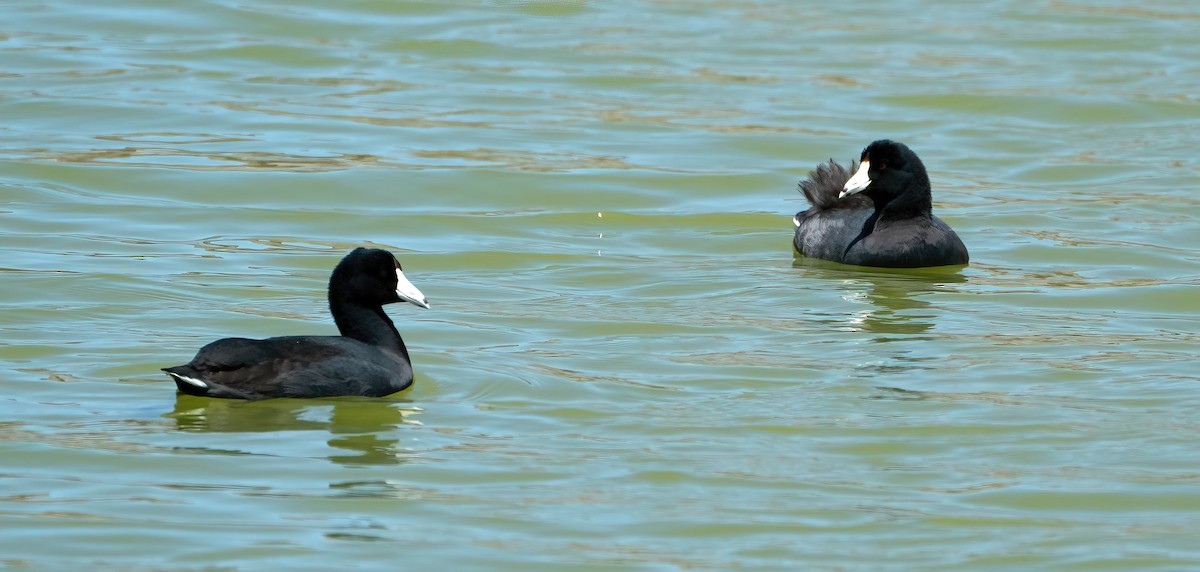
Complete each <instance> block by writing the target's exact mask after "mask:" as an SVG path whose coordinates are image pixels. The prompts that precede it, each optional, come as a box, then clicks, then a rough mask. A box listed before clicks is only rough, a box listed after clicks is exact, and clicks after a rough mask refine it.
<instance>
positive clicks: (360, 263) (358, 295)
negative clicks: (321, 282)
mask: <svg viewBox="0 0 1200 572" xmlns="http://www.w3.org/2000/svg"><path fill="white" fill-rule="evenodd" d="M329 300H330V302H333V301H334V300H347V301H350V300H353V301H355V302H358V303H360V304H365V305H367V306H382V305H384V304H391V303H393V302H408V303H410V304H415V305H417V306H420V307H422V308H428V307H429V302H428V301H427V300H426V299H425V295H424V294H422V293H421V291H420V290H418V289H417V287H416V286H413V284H412V282H409V281H408V279H407V278H405V277H404V271H403V270H402V269H401V268H400V262H399V261H398V260H396V257H395V256H393V255H392V253H390V252H388V251H386V250H380V249H378V248H356V249H354V251H353V252H351V253H350V254H347V255H346V257H345V258H343V259H342V261H341V262H339V263H338V265H337V267H336V268H334V269H333V275H332V276H330V278H329Z"/></svg>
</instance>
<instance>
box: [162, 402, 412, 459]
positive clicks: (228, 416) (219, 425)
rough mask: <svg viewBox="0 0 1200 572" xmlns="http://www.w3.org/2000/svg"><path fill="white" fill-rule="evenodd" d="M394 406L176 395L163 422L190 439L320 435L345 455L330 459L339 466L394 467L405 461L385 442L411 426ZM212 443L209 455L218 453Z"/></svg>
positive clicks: (404, 456)
mask: <svg viewBox="0 0 1200 572" xmlns="http://www.w3.org/2000/svg"><path fill="white" fill-rule="evenodd" d="M398 405H399V404H398V403H397V402H395V401H388V400H381V399H370V398H359V397H340V398H334V399H265V400H262V401H242V400H237V399H215V398H209V397H195V396H191V395H185V394H182V393H177V394H176V395H175V409H174V411H172V412H170V413H167V414H166V415H165V417H168V418H170V419H173V420H174V421H175V425H176V428H177V429H178V430H180V431H187V432H195V433H214V434H216V433H264V432H273V431H306V432H313V431H325V432H328V433H329V437H328V438H327V439H326V442H327V443H328V444H329V446H331V447H334V448H336V449H340V450H343V451H347V452H348V453H349V454H346V455H330V456H329V460H330V461H333V462H335V463H339V464H343V465H396V464H400V463H403V462H404V461H405V460H407V458H408V455H407V454H401V453H400V451H399V449H398V447H397V444H398V443H399V439H398V438H388V437H385V435H387V434H388V433H389V432H391V431H392V430H393V429H395V428H397V427H399V426H400V425H406V424H407V425H412V424H415V423H416V422H415V421H412V420H407V419H406V418H405V415H406V413H407V414H409V415H411V414H412V411H411V410H410V411H405V410H404V409H402V408H401V407H398ZM220 448H221V447H220V442H219V440H214V443H213V450H219V449H220Z"/></svg>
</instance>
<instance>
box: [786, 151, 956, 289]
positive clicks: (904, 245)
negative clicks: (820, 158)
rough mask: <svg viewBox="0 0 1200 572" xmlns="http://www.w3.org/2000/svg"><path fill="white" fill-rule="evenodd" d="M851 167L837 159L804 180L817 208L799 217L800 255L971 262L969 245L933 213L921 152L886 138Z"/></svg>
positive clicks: (915, 263) (886, 262) (912, 263)
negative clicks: (919, 154)
mask: <svg viewBox="0 0 1200 572" xmlns="http://www.w3.org/2000/svg"><path fill="white" fill-rule="evenodd" d="M851 169H852V170H853V171H854V174H853V175H851V171H849V170H846V169H845V168H843V167H842V166H841V165H838V164H837V163H835V162H834V161H832V160H830V161H829V162H828V163H826V164H822V165H818V166H817V168H816V169H815V170H813V171H812V172H810V173H809V176H808V178H807V179H805V180H804V181H802V182H801V183H800V190H801V191H802V192H803V193H804V196H805V197H807V198H808V201H809V202H810V203H811V204H812V207H811V208H809V209H808V210H806V211H803V212H800V213H797V214H796V217H795V219H793V222H794V224H795V225H796V235H795V238H794V239H793V241H792V244H793V246H794V247H795V249H796V251H797V252H799V253H800V254H803V255H804V256H808V257H812V258H820V259H824V260H832V261H834V262H841V263H843V264H853V265H857V266H879V267H888V268H919V267H926V266H948V265H963V264H967V262H968V261H969V260H970V256H969V255H968V253H967V247H966V246H965V245H964V244H963V242H962V240H961V239H959V237H958V234H956V233H955V232H954V230H953V229H951V228H950V226H949V225H947V224H946V223H945V222H943V221H942V220H941V219H939V218H938V217H936V216H934V214H933V212H932V210H933V196H932V193H931V191H930V185H929V175H928V174H927V173H926V172H925V165H924V164H923V163H921V159H920V158H918V157H917V154H916V153H913V152H912V150H911V149H909V148H908V147H907V146H905V145H904V144H902V143H897V142H894V141H889V140H887V139H882V140H879V141H876V142H874V143H871V144H870V145H868V146H867V148H866V149H863V152H862V155H861V156H860V159H859V163H858V165H857V166H855V165H853V164H852V165H851Z"/></svg>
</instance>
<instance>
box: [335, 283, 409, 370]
mask: <svg viewBox="0 0 1200 572" xmlns="http://www.w3.org/2000/svg"><path fill="white" fill-rule="evenodd" d="M329 294H330V295H329V310H330V312H331V313H332V314H333V321H334V323H336V324H337V327H338V331H339V332H341V334H342V335H343V336H345V337H347V338H353V339H356V340H358V341H360V342H363V343H365V344H370V345H373V346H378V347H381V348H384V349H388V350H391V351H393V352H396V353H399V354H401V355H403V356H404V359H408V349H407V348H405V347H404V341H403V340H401V339H400V332H398V331H396V326H395V324H393V323H392V319H391V318H389V317H388V315H387V314H385V313H384V312H383V307H381V306H374V307H371V306H367V305H364V304H360V303H356V302H351V301H347V300H342V299H339V298H338V297H335V296H334V293H333V292H332V291H331V292H330V293H329Z"/></svg>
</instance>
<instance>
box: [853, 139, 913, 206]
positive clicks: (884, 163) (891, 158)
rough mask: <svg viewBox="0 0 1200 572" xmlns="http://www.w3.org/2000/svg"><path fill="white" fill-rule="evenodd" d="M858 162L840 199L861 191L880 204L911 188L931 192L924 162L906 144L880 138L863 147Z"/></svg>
mask: <svg viewBox="0 0 1200 572" xmlns="http://www.w3.org/2000/svg"><path fill="white" fill-rule="evenodd" d="M859 161H860V163H859V167H858V171H857V172H855V173H854V176H853V177H850V180H849V181H846V186H845V187H844V188H843V190H842V193H841V194H840V195H839V196H838V198H841V197H845V196H846V195H853V194H855V193H860V192H861V193H863V194H864V195H867V196H868V197H871V199H873V200H874V201H875V202H876V203H877V204H878V203H880V202H884V203H886V202H888V201H890V200H891V199H893V198H895V197H897V196H899V195H901V194H903V193H905V192H907V191H908V190H910V189H912V190H917V191H919V192H920V191H923V192H924V193H926V194H927V193H929V175H928V174H927V173H926V172H925V165H924V164H923V163H921V159H919V158H918V157H917V154H916V153H913V152H912V149H909V148H908V147H907V146H906V145H904V144H903V143H897V142H895V141H891V140H889V139H880V140H879V141H876V142H874V143H871V144H870V145H867V148H866V149H863V152H862V156H861V157H859Z"/></svg>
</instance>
